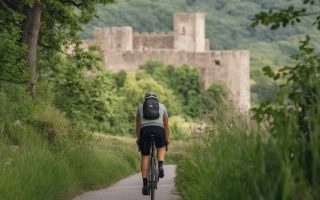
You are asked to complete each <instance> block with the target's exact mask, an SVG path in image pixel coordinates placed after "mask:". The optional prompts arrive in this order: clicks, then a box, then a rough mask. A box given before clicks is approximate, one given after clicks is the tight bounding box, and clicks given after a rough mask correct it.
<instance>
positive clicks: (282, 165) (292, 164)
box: [177, 112, 320, 200]
mask: <svg viewBox="0 0 320 200" xmlns="http://www.w3.org/2000/svg"><path fill="white" fill-rule="evenodd" d="M314 135H316V134H315V133H314ZM300 140H301V139H300ZM315 141H318V142H319V138H317V139H316V140H315ZM296 144H297V140H296V139H295V138H294V137H290V136H289V137H283V138H279V137H277V138H276V137H273V136H272V135H270V134H269V133H268V132H266V131H265V132H264V131H262V130H260V129H258V128H257V126H256V125H255V124H254V123H253V122H250V120H246V119H243V118H242V117H239V116H237V115H236V114H232V113H231V112H230V113H227V112H221V113H219V114H218V115H217V116H216V117H213V120H212V121H211V122H210V121H209V122H207V128H206V131H205V133H203V134H202V135H198V136H197V137H195V139H194V140H193V141H192V142H191V143H190V144H189V146H188V147H187V149H188V150H187V153H186V154H184V157H183V159H181V161H180V162H179V165H178V169H177V173H178V176H177V187H178V190H179V191H180V194H181V195H182V197H183V199H185V200H193V199H223V200H224V199H230V200H231V199H270V200H271V199H318V198H319V191H320V190H319V189H320V187H319V184H318V183H319V178H318V173H319V162H318V161H317V160H316V158H318V157H319V151H318V149H319V148H318V144H317V145H315V146H313V147H314V148H313V149H314V152H311V153H310V155H311V157H310V159H311V158H312V157H313V158H314V160H310V162H311V163H312V165H311V166H310V167H311V168H312V173H313V174H312V178H311V181H310V180H308V176H307V175H306V174H305V171H304V166H305V165H306V164H307V163H302V164H301V158H302V157H303V156H304V155H309V154H305V152H304V153H301V154H299V151H295V149H292V147H294V145H296ZM309 145H313V144H311V143H310V144H309Z"/></svg>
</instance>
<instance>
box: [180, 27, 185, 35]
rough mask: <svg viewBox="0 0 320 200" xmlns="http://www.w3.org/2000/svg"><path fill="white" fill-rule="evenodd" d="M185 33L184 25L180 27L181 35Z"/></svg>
mask: <svg viewBox="0 0 320 200" xmlns="http://www.w3.org/2000/svg"><path fill="white" fill-rule="evenodd" d="M185 34H186V27H184V26H183V27H182V29H181V35H185Z"/></svg>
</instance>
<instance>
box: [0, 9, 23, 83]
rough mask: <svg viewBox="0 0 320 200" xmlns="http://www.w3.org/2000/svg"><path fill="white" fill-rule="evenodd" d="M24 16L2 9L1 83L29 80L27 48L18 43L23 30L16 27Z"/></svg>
mask: <svg viewBox="0 0 320 200" xmlns="http://www.w3.org/2000/svg"><path fill="white" fill-rule="evenodd" d="M22 20H23V16H22V15H19V14H16V13H12V12H9V11H7V10H5V9H0V26H1V29H0V37H1V40H0V66H1V67H0V81H7V82H14V83H24V82H25V81H26V79H27V73H26V66H25V64H26V63H25V61H24V60H23V59H22V57H23V55H24V53H25V50H26V49H25V47H24V46H22V45H20V44H19V43H18V40H19V38H20V34H21V30H19V27H17V26H15V24H16V23H19V22H21V21H22Z"/></svg>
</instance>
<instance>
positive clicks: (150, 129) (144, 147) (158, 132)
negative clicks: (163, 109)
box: [139, 126, 166, 156]
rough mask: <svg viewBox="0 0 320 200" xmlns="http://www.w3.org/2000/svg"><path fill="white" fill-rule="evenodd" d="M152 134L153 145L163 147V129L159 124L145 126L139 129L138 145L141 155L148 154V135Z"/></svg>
mask: <svg viewBox="0 0 320 200" xmlns="http://www.w3.org/2000/svg"><path fill="white" fill-rule="evenodd" d="M151 134H152V135H154V138H155V145H156V147H157V148H161V147H164V145H165V143H166V134H165V130H164V128H163V127H161V126H145V127H142V128H141V129H140V142H139V147H140V150H141V155H143V156H148V155H150V148H151V141H150V135H151Z"/></svg>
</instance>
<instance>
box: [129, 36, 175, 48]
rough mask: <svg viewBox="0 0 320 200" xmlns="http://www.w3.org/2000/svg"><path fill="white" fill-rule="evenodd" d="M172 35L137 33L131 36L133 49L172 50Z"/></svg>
mask: <svg viewBox="0 0 320 200" xmlns="http://www.w3.org/2000/svg"><path fill="white" fill-rule="evenodd" d="M173 42H174V35H173V33H164V32H160V33H137V32H135V33H134V34H133V49H138V50H148V49H173V46H174V45H173Z"/></svg>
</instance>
